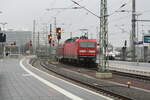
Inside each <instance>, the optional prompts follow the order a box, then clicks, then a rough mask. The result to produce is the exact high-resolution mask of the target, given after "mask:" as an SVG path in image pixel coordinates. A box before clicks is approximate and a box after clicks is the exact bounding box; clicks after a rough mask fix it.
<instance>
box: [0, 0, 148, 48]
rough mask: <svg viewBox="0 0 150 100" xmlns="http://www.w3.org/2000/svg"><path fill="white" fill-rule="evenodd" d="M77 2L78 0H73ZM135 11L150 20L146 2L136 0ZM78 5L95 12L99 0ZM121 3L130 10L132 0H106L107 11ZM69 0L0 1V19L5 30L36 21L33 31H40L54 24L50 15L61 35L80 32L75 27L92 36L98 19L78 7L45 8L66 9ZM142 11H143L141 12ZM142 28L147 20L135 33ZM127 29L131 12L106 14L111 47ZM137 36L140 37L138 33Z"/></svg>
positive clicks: (29, 27)
mask: <svg viewBox="0 0 150 100" xmlns="http://www.w3.org/2000/svg"><path fill="white" fill-rule="evenodd" d="M75 1H80V0H75ZM136 1H137V12H138V13H141V12H144V13H142V15H141V16H139V19H150V7H149V5H150V1H149V0H136ZM79 3H80V4H81V5H82V6H85V7H86V8H88V9H90V10H91V11H92V12H94V13H95V14H97V15H99V5H100V0H81V2H79ZM123 3H127V5H126V7H124V8H122V9H124V10H131V5H132V0H108V12H109V13H112V12H114V11H115V10H116V9H118V8H119V7H120V6H121V5H122V4H123ZM75 6H76V5H74V4H73V3H72V2H71V1H70V0H0V11H2V12H3V13H2V14H0V22H7V23H8V25H7V26H6V27H7V28H8V29H26V30H31V31H32V26H33V25H32V23H33V20H34V19H35V20H36V21H37V25H36V31H41V30H43V26H44V25H43V23H46V24H48V25H49V24H50V23H52V24H54V17H57V26H60V27H62V28H63V29H64V31H65V33H63V35H62V38H64V39H67V38H68V37H69V36H70V32H72V34H73V36H79V35H80V34H81V32H80V30H79V29H83V28H84V29H88V30H89V37H91V34H93V35H92V37H93V38H96V36H97V31H96V27H97V26H99V19H98V18H96V17H95V16H93V15H91V14H89V13H87V11H85V10H83V9H79V10H51V11H49V12H48V11H46V10H45V9H46V8H68V7H75ZM145 11H146V12H145ZM142 25H144V27H143V30H145V31H146V32H147V31H148V30H149V29H150V26H149V25H150V22H140V23H139V34H141V33H140V32H141V31H142ZM130 30H131V12H129V13H116V14H114V15H112V16H110V17H109V42H111V43H112V44H113V45H115V46H122V45H123V44H124V41H125V40H128V39H129V32H130ZM139 37H141V36H139Z"/></svg>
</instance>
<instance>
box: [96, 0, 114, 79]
mask: <svg viewBox="0 0 150 100" xmlns="http://www.w3.org/2000/svg"><path fill="white" fill-rule="evenodd" d="M99 44H100V53H99V64H98V73H96V76H97V77H100V78H111V77H112V73H110V72H109V69H108V67H109V65H108V59H107V55H106V53H107V46H108V13H107V0H101V4H100V35H99Z"/></svg>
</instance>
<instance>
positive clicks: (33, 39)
mask: <svg viewBox="0 0 150 100" xmlns="http://www.w3.org/2000/svg"><path fill="white" fill-rule="evenodd" d="M35 25H36V21H35V20H33V33H32V43H33V54H35V50H36V41H35Z"/></svg>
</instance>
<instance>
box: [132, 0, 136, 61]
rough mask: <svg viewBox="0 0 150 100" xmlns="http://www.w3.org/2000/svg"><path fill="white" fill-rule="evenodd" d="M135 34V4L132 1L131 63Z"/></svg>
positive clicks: (133, 58)
mask: <svg viewBox="0 0 150 100" xmlns="http://www.w3.org/2000/svg"><path fill="white" fill-rule="evenodd" d="M135 34H136V2H135V0H132V34H131V53H132V61H135V42H136V41H135V37H136V36H135Z"/></svg>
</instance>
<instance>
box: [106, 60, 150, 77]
mask: <svg viewBox="0 0 150 100" xmlns="http://www.w3.org/2000/svg"><path fill="white" fill-rule="evenodd" d="M109 66H110V70H116V71H120V72H126V73H131V74H137V75H143V76H150V63H141V62H127V61H109Z"/></svg>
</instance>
